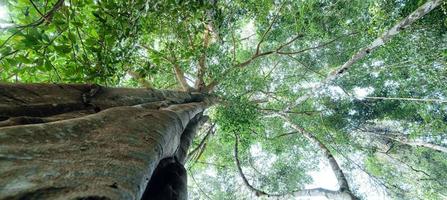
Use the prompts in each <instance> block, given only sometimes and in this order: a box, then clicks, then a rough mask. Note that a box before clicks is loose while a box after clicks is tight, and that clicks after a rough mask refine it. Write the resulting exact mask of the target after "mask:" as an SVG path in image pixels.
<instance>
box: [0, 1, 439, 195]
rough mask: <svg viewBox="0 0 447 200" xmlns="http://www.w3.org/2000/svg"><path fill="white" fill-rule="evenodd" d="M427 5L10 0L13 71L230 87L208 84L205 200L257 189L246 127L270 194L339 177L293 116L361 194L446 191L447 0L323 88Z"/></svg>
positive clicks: (198, 178)
mask: <svg viewBox="0 0 447 200" xmlns="http://www.w3.org/2000/svg"><path fill="white" fill-rule="evenodd" d="M425 2H426V1H424V0H396V1H381V0H339V1H328V0H315V1H314V0H309V1H306V0H304V1H267V0H256V1H251V0H250V1H245V0H244V1H242V0H241V1H239V0H234V1H225V0H223V1H216V0H211V1H200V0H197V1H196V0H168V1H141V0H133V1H117V0H116V1H114V0H105V1H104V0H47V1H43V0H41V1H38V0H10V1H5V2H0V13H6V14H1V15H0V16H2V18H0V80H1V81H4V82H12V83H14V82H23V83H31V82H46V83H62V82H70V83H75V82H87V83H99V84H102V85H107V86H125V87H153V88H158V89H185V87H184V86H185V85H184V84H186V86H188V85H189V86H190V87H191V88H192V87H194V86H197V85H200V84H198V83H199V82H200V81H198V80H199V79H203V82H204V85H205V86H210V85H212V83H216V85H215V87H214V88H213V89H214V90H212V91H211V90H208V91H206V92H209V91H211V92H213V93H214V94H215V95H216V96H217V97H218V98H219V105H217V106H216V107H214V108H211V109H210V110H208V114H209V115H210V116H211V120H210V122H209V123H210V124H209V125H207V126H205V127H204V128H203V130H201V131H200V132H199V134H198V137H197V139H196V140H195V144H194V145H193V150H192V152H194V154H193V156H192V157H191V158H190V160H189V162H188V168H189V175H190V177H191V178H190V179H189V180H190V181H189V185H190V198H191V199H253V198H255V197H256V195H255V194H254V193H253V192H251V191H250V190H249V189H247V185H246V184H245V183H243V182H242V180H241V179H240V172H239V171H238V169H237V167H236V166H235V163H234V160H235V158H234V143H235V135H238V136H239V137H240V147H239V152H238V153H239V160H240V163H241V168H242V171H243V173H244V174H245V175H246V177H247V179H248V182H249V183H250V184H251V185H252V186H253V187H255V188H257V189H260V190H262V191H264V192H266V193H269V194H278V195H279V194H290V193H293V192H294V191H299V190H301V189H304V188H312V187H320V186H321V184H324V183H332V182H334V181H335V178H334V177H332V170H331V169H329V167H328V161H327V158H326V157H325V156H324V155H323V154H322V151H321V146H319V145H318V144H315V143H312V142H311V141H309V140H308V138H306V137H305V136H304V135H303V134H302V133H300V132H299V131H296V130H295V129H293V128H292V127H291V126H290V124H289V123H286V122H285V121H284V120H283V119H281V118H280V117H279V116H281V115H287V116H288V117H289V118H290V119H291V122H292V123H294V124H296V125H298V126H299V127H301V128H303V129H304V130H306V131H308V132H310V133H311V134H312V135H313V136H315V138H316V139H318V140H319V141H320V142H321V143H322V144H323V145H324V146H326V148H328V149H329V151H330V152H331V154H333V156H334V157H335V158H336V160H337V161H338V162H339V164H340V165H341V168H342V169H343V170H344V173H345V176H346V177H347V179H348V182H349V185H350V187H351V190H352V191H354V193H355V194H356V196H358V197H359V198H364V199H445V198H447V188H446V186H445V185H447V171H446V170H447V153H446V152H445V151H447V150H445V149H446V146H447V135H446V130H447V114H446V113H447V103H446V96H447V84H446V83H447V78H446V77H447V18H446V16H447V15H446V13H447V5H446V3H445V2H442V3H441V5H440V6H439V7H437V8H435V9H434V10H432V11H431V12H430V13H428V14H427V15H426V16H424V17H423V18H421V19H419V20H417V21H416V22H415V23H413V24H411V25H410V26H409V27H406V28H405V29H404V30H400V32H399V34H397V35H396V36H394V37H393V38H392V39H391V40H390V41H388V42H387V43H386V44H384V45H383V46H381V47H380V48H378V49H376V50H374V51H373V52H369V53H368V54H367V55H366V56H365V57H364V58H362V59H360V60H359V61H357V62H355V63H354V64H353V65H352V67H351V68H350V69H349V70H347V71H346V72H344V73H343V74H341V75H340V76H337V77H336V78H335V79H333V80H332V81H329V82H323V81H324V80H325V79H326V78H327V77H328V73H330V72H331V71H333V70H334V69H336V68H337V67H339V66H340V65H342V64H343V63H345V62H346V61H348V60H349V59H350V58H351V57H352V56H353V55H354V54H355V52H357V51H358V50H359V49H360V48H364V47H367V46H368V45H369V44H370V43H371V42H372V41H374V40H375V39H376V38H378V37H379V36H381V34H382V33H384V32H385V31H387V30H389V29H390V28H391V27H393V26H394V25H395V24H396V23H397V22H398V21H399V20H402V19H403V18H405V17H407V16H408V15H409V14H410V13H412V12H413V11H414V10H416V9H417V8H418V7H419V6H421V5H423V4H424V3H425ZM200 74H202V75H200ZM179 75H182V76H183V77H184V78H182V77H181V76H179ZM181 80H183V81H184V82H185V83H183V85H182V84H181ZM321 83H324V85H323V86H322V87H317V88H318V89H317V90H315V86H316V85H319V84H321ZM205 89H206V88H205V87H195V89H191V91H193V90H194V92H196V91H205ZM303 97H305V98H304V99H302V98H303ZM211 124H213V125H211ZM201 140H203V142H201ZM440 149H441V150H440ZM443 149H444V151H443ZM328 172H329V174H330V175H331V176H330V177H329V176H327V174H328ZM321 174H323V175H321ZM322 177H323V178H322ZM325 178H326V179H325ZM322 179H323V181H321V180H322ZM321 187H323V188H329V189H333V190H336V189H337V184H336V183H335V184H332V185H330V184H326V185H322V186H321ZM261 198H267V197H265V196H264V197H261ZM279 198H284V199H289V198H290V196H283V197H279Z"/></svg>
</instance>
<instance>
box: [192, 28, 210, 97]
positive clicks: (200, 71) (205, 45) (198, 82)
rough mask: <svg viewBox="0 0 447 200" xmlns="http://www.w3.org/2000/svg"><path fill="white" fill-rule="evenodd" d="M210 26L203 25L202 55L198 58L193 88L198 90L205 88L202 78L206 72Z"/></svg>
mask: <svg viewBox="0 0 447 200" xmlns="http://www.w3.org/2000/svg"><path fill="white" fill-rule="evenodd" d="M209 29H210V25H208V24H206V25H205V30H204V33H203V53H202V56H200V58H199V68H198V69H197V79H196V83H195V84H194V87H195V88H196V89H198V90H201V89H202V88H204V87H205V82H204V80H203V77H204V75H205V71H206V49H207V48H208V45H209V42H210V31H211V30H209Z"/></svg>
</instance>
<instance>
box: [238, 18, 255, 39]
mask: <svg viewBox="0 0 447 200" xmlns="http://www.w3.org/2000/svg"><path fill="white" fill-rule="evenodd" d="M240 34H241V37H242V38H245V37H248V36H251V35H253V34H255V22H254V21H253V20H250V21H249V22H248V23H247V24H245V26H243V27H242V29H241V33H240Z"/></svg>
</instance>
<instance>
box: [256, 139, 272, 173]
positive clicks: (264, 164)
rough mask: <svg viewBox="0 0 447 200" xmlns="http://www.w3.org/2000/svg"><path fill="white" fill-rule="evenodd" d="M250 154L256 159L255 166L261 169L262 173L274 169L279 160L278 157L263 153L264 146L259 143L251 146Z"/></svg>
mask: <svg viewBox="0 0 447 200" xmlns="http://www.w3.org/2000/svg"><path fill="white" fill-rule="evenodd" d="M250 154H251V155H252V156H253V158H254V159H253V160H254V163H255V166H256V167H259V169H261V170H262V171H264V170H268V169H270V168H272V166H273V164H274V163H275V162H276V160H277V156H276V155H274V154H269V153H266V152H265V151H263V150H262V145H261V144H260V143H259V142H258V143H256V144H253V145H251V146H250Z"/></svg>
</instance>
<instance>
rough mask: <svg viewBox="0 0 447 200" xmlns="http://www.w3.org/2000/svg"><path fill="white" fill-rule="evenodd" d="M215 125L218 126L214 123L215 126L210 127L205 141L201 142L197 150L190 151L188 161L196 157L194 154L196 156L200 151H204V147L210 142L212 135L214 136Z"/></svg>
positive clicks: (204, 138)
mask: <svg viewBox="0 0 447 200" xmlns="http://www.w3.org/2000/svg"><path fill="white" fill-rule="evenodd" d="M215 125H216V124H215V123H213V124H212V125H211V126H210V128H208V130H207V133H206V135H205V136H204V137H203V139H202V140H201V141H200V143H199V145H197V147H196V148H194V149H193V150H192V151H190V152H189V153H188V158H187V160H191V159H192V157H193V156H194V154H196V153H197V152H198V151H199V150H200V149H203V147H204V145H205V143H206V141H207V140H208V138H209V136H210V135H212V134H214V130H213V129H214V126H215ZM195 160H196V162H197V159H195Z"/></svg>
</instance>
